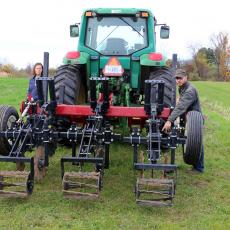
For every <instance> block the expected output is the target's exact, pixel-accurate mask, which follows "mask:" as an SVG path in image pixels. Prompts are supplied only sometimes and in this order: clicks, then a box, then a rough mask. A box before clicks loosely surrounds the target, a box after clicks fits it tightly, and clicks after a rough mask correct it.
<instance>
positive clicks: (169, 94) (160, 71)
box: [149, 67, 176, 108]
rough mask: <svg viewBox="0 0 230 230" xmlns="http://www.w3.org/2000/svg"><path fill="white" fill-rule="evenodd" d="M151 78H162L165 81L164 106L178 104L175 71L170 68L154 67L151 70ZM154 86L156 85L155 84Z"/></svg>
mask: <svg viewBox="0 0 230 230" xmlns="http://www.w3.org/2000/svg"><path fill="white" fill-rule="evenodd" d="M149 79H150V80H162V81H164V83H165V86H164V106H165V107H168V108H171V107H175V105H176V80H175V78H174V77H173V73H172V71H171V70H170V69H168V68H166V67H163V68H159V67H157V68H154V69H153V70H152V71H151V72H150V76H149ZM153 87H154V86H153Z"/></svg>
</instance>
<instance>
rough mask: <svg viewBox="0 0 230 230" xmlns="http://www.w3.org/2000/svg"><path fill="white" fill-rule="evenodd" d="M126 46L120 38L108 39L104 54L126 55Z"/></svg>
mask: <svg viewBox="0 0 230 230" xmlns="http://www.w3.org/2000/svg"><path fill="white" fill-rule="evenodd" d="M127 44H128V43H127V42H126V41H125V40H124V39H122V38H109V39H108V40H107V44H106V48H105V51H104V53H105V54H108V55H127V48H126V46H127Z"/></svg>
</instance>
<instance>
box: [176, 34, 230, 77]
mask: <svg viewBox="0 0 230 230" xmlns="http://www.w3.org/2000/svg"><path fill="white" fill-rule="evenodd" d="M210 43H211V47H199V46H198V45H191V46H190V47H189V48H190V50H191V53H192V58H191V60H186V61H180V62H179V65H180V66H182V67H184V68H185V69H186V71H187V73H188V74H189V77H190V79H191V80H204V81H206V80H213V81H230V43H229V37H228V34H227V33H224V32H220V33H219V34H217V35H212V36H211V38H210Z"/></svg>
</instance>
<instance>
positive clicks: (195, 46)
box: [188, 43, 202, 78]
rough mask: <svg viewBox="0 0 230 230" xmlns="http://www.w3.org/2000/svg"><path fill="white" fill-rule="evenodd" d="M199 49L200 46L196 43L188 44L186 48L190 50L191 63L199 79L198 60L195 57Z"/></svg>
mask: <svg viewBox="0 0 230 230" xmlns="http://www.w3.org/2000/svg"><path fill="white" fill-rule="evenodd" d="M200 48H201V45H200V44H198V43H196V44H190V45H189V46H188V49H190V50H191V53H192V59H193V62H194V65H195V69H196V71H197V74H198V76H199V78H201V77H202V76H201V72H200V70H199V60H198V57H197V53H198V50H199V49H200Z"/></svg>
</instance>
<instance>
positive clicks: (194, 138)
mask: <svg viewBox="0 0 230 230" xmlns="http://www.w3.org/2000/svg"><path fill="white" fill-rule="evenodd" d="M186 120H187V121H186V126H185V135H186V136H187V139H186V144H185V146H183V158H184V162H185V163H186V164H189V165H194V166H195V165H196V164H197V163H198V161H199V159H200V157H201V151H202V147H203V146H202V145H203V116H202V114H201V113H200V112H197V111H190V112H188V113H187V116H186Z"/></svg>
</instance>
